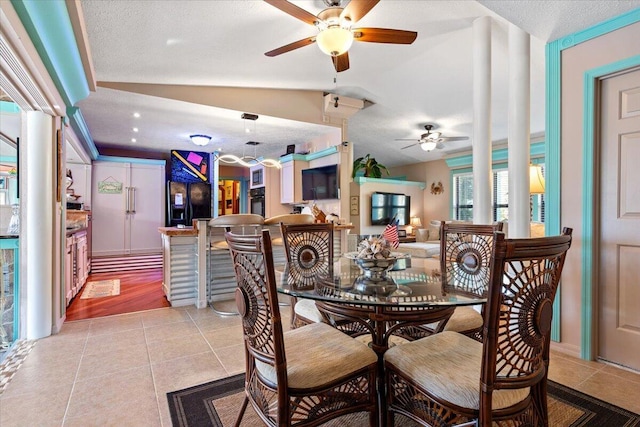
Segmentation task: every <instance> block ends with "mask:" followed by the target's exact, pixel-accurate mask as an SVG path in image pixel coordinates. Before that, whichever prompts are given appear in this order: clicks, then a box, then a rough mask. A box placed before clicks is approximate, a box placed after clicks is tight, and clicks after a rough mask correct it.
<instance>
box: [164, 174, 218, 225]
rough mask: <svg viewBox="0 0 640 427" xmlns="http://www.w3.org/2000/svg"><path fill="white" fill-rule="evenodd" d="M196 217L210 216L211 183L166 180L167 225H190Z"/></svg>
mask: <svg viewBox="0 0 640 427" xmlns="http://www.w3.org/2000/svg"><path fill="white" fill-rule="evenodd" d="M197 218H211V184H209V183H206V182H191V183H187V182H175V181H168V182H167V221H166V223H167V224H166V225H167V227H175V226H177V225H179V224H183V225H187V226H190V225H191V224H192V220H194V219H197Z"/></svg>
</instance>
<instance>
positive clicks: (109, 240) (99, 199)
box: [91, 162, 129, 256]
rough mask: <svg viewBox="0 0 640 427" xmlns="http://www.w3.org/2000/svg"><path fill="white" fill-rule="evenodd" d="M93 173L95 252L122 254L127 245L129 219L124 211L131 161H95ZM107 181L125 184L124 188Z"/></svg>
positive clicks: (95, 253)
mask: <svg viewBox="0 0 640 427" xmlns="http://www.w3.org/2000/svg"><path fill="white" fill-rule="evenodd" d="M92 175H93V179H92V181H93V185H92V192H91V193H92V197H91V199H92V200H91V202H92V203H91V212H92V215H93V217H92V218H93V228H92V242H91V249H92V256H109V255H122V254H124V253H125V248H126V244H125V243H126V242H125V223H126V222H127V221H128V220H129V219H128V215H127V214H126V213H125V210H126V194H127V190H126V188H125V187H127V185H128V184H127V183H128V179H129V164H128V163H117V162H94V163H93V174H92ZM101 183H102V185H101ZM105 183H107V184H108V183H115V184H122V187H121V188H122V190H121V192H118V191H117V190H114V186H113V185H107V186H105V185H104V184H105Z"/></svg>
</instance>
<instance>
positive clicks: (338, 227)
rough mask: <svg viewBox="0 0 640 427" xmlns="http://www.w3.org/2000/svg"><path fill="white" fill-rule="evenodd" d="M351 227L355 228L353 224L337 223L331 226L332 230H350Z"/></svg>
mask: <svg viewBox="0 0 640 427" xmlns="http://www.w3.org/2000/svg"><path fill="white" fill-rule="evenodd" d="M353 228H355V226H354V225H353V224H339V225H334V226H333V229H334V230H351V229H353Z"/></svg>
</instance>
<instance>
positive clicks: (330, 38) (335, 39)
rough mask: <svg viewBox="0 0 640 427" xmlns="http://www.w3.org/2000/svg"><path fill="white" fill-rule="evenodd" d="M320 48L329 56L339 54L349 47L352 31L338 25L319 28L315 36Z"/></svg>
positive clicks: (351, 42) (351, 41)
mask: <svg viewBox="0 0 640 427" xmlns="http://www.w3.org/2000/svg"><path fill="white" fill-rule="evenodd" d="M316 43H317V44H318V47H319V48H320V50H321V51H322V52H324V53H326V54H327V55H329V56H340V55H342V54H343V53H345V52H346V51H348V50H349V48H351V45H352V44H353V33H352V32H351V31H350V30H347V29H345V28H342V27H339V26H332V27H329V28H327V29H326V30H321V31H320V32H319V33H318V35H317V36H316Z"/></svg>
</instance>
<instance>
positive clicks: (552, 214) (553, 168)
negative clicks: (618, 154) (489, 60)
mask: <svg viewBox="0 0 640 427" xmlns="http://www.w3.org/2000/svg"><path fill="white" fill-rule="evenodd" d="M639 21H640V9H634V10H632V11H629V12H627V13H624V14H622V15H620V16H617V17H615V18H612V19H609V20H607V21H604V22H601V23H600V24H597V25H594V26H593V27H590V28H587V29H585V30H582V31H579V32H576V33H574V34H571V35H569V36H567V37H564V38H562V39H558V40H555V41H553V42H550V43H548V44H547V46H546V48H545V54H546V88H545V91H546V117H545V127H546V131H545V132H546V140H547V145H546V151H545V158H546V176H545V184H546V188H545V190H546V191H545V201H546V210H547V215H546V218H547V223H546V226H545V232H546V234H547V235H554V234H558V233H560V231H561V230H560V221H561V218H560V214H561V210H560V184H561V182H560V172H561V160H562V159H561V142H560V135H561V131H562V126H561V123H562V121H561V119H562V117H561V113H562V110H561V94H562V92H561V90H562V85H561V80H562V51H563V50H564V49H567V48H570V47H573V46H575V45H577V44H579V43H583V42H585V41H588V40H591V39H593V38H596V37H600V36H602V35H604V34H607V33H609V32H611V31H615V30H618V29H620V28H623V27H626V26H627V25H630V24H634V23H636V22H639ZM586 99H587V98H585V102H586ZM592 120H593V119H592ZM592 125H593V122H592V124H591V126H592ZM585 127H586V122H585ZM583 160H584V159H583ZM583 166H584V165H583ZM583 169H584V168H583ZM591 170H592V169H591ZM591 179H592V180H593V177H592V178H591ZM585 182H586V181H585ZM587 220H588V218H584V221H587ZM591 223H592V224H593V218H591ZM583 232H584V226H583ZM590 235H591V234H590ZM584 238H585V239H587V236H584ZM592 250H593V248H591V251H592ZM592 257H593V256H592V255H591V256H590V257H589V258H590V259H592ZM584 258H585V256H584V255H583V260H584ZM583 264H584V261H583ZM583 268H584V265H583ZM585 277H586V276H585V274H584V271H583V274H582V280H583V292H584V288H585V286H584V280H586V279H585ZM589 280H591V277H589ZM561 296H562V287H560V292H558V294H557V296H556V300H555V302H554V305H553V323H552V325H551V339H552V340H554V341H560V305H561ZM587 297H588V299H589V302H591V297H592V295H591V294H589V295H585V294H583V303H582V320H581V348H580V357H582V358H583V359H587V360H593V358H594V349H593V342H592V340H591V336H592V331H593V325H592V319H588V321H585V317H586V314H585V306H586V304H585V302H584V298H587ZM591 303H592V302H591ZM588 310H589V312H590V313H592V307H591V304H589V309H588Z"/></svg>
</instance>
